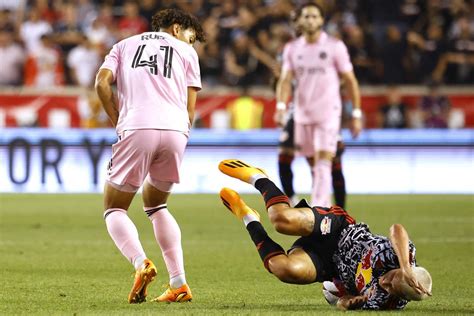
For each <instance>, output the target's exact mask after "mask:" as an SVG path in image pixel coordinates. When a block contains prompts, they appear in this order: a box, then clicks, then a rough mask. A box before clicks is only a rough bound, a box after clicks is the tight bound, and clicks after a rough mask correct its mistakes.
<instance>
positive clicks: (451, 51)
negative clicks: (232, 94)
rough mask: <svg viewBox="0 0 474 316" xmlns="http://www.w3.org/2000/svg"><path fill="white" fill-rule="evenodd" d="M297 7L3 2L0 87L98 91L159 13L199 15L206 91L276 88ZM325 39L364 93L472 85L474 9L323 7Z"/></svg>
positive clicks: (259, 1) (372, 0) (327, 2)
mask: <svg viewBox="0 0 474 316" xmlns="http://www.w3.org/2000/svg"><path fill="white" fill-rule="evenodd" d="M298 2H299V1H289V0H247V1H246V0H235V1H219V0H193V1H170V0H161V1H160V0H141V1H119V0H109V1H92V0H78V1H67V0H31V1H26V0H10V1H9V0H2V1H0V59H1V60H2V70H1V71H0V85H2V86H10V85H13V86H18V85H26V86H33V87H51V86H55V85H75V86H83V87H91V85H92V83H93V80H94V76H95V72H96V70H97V68H98V66H99V65H100V63H101V62H102V59H103V57H104V55H105V54H106V53H107V52H108V50H109V49H110V47H111V46H112V45H113V44H114V43H116V42H117V41H119V40H121V39H123V38H125V37H128V36H131V35H133V34H138V33H141V32H144V31H148V30H149V23H148V21H150V19H151V16H152V15H153V14H154V13H155V12H156V11H157V10H159V9H162V8H167V7H179V8H181V9H183V10H186V11H188V12H192V13H193V14H194V15H196V16H197V17H198V18H199V19H200V20H201V22H202V24H203V27H204V29H205V32H206V34H207V42H206V43H205V44H197V45H195V48H196V50H197V51H198V54H199V56H200V61H201V68H202V78H203V82H204V84H205V85H207V86H213V85H217V84H219V85H222V84H226V85H231V86H249V85H264V86H265V85H266V86H268V85H271V83H272V78H274V77H275V76H278V73H279V62H278V56H279V55H280V53H281V50H282V48H283V45H284V44H285V43H286V42H287V41H288V40H289V39H290V38H291V37H292V36H294V31H293V29H292V26H291V21H290V20H291V19H290V15H291V12H292V10H293V9H294V8H295V6H296V5H297V4H298ZM319 2H320V3H321V4H322V5H323V7H324V8H325V11H326V27H325V28H326V31H327V32H328V33H330V34H332V35H334V36H337V37H340V38H342V39H343V40H344V42H345V43H346V45H347V46H348V49H349V52H350V55H351V58H352V62H353V64H354V66H355V72H356V75H357V77H358V79H359V81H360V83H362V84H371V85H375V84H400V83H403V84H424V83H428V82H442V83H445V84H472V83H473V82H474V1H472V0H425V1H423V0H389V1H382V0H323V1H319Z"/></svg>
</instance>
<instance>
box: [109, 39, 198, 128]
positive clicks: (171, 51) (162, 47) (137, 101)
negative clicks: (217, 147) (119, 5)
mask: <svg viewBox="0 0 474 316" xmlns="http://www.w3.org/2000/svg"><path fill="white" fill-rule="evenodd" d="M101 68H105V69H109V70H111V71H112V73H113V75H114V79H115V80H116V82H117V90H118V91H117V95H118V99H119V120H118V124H117V132H118V133H121V132H123V131H125V130H133V129H164V130H174V131H181V132H184V133H188V132H189V116H188V111H187V95H188V93H187V88H188V87H196V88H198V89H201V74H200V70H199V61H198V56H197V53H196V51H195V50H194V49H193V48H192V47H191V46H190V45H188V44H187V43H185V42H183V41H180V40H178V39H176V38H174V37H173V36H171V35H169V34H168V33H164V32H147V33H142V34H139V35H135V36H132V37H129V38H127V39H124V40H123V41H121V42H119V43H117V44H115V45H114V46H113V47H112V49H111V51H110V53H109V54H108V55H107V56H106V57H105V61H104V63H103V64H102V66H101Z"/></svg>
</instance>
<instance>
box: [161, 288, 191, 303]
mask: <svg viewBox="0 0 474 316" xmlns="http://www.w3.org/2000/svg"><path fill="white" fill-rule="evenodd" d="M192 299H193V294H192V293H191V289H190V288H189V286H188V285H187V284H184V285H183V286H181V287H180V288H177V289H172V288H171V286H169V285H168V288H167V289H166V291H165V292H164V293H163V294H161V295H160V296H158V297H157V298H155V299H153V300H152V301H153V302H167V303H183V302H191V300H192Z"/></svg>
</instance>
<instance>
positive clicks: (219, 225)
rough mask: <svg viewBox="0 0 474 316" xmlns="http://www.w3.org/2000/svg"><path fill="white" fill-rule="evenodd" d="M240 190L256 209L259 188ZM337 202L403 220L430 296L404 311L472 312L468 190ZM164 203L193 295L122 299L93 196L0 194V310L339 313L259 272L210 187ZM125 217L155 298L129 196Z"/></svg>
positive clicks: (385, 219) (143, 229) (127, 278)
mask: <svg viewBox="0 0 474 316" xmlns="http://www.w3.org/2000/svg"><path fill="white" fill-rule="evenodd" d="M244 197H245V199H246V200H247V202H248V203H249V204H250V205H251V206H253V207H255V208H257V209H259V210H263V202H262V200H261V198H260V196H258V195H246V196H244ZM348 204H349V207H348V209H349V211H350V213H351V214H352V215H353V216H354V217H355V218H356V219H357V220H358V221H363V222H366V223H368V224H370V226H371V229H372V231H373V232H375V233H379V234H384V235H386V234H387V232H388V228H389V226H390V225H391V224H392V223H394V222H399V223H402V224H404V225H405V227H406V228H407V230H408V232H409V233H410V237H411V239H412V240H413V241H414V242H415V245H416V247H417V259H418V263H419V264H420V265H423V266H425V267H426V268H427V269H428V270H429V271H430V272H431V273H432V276H433V280H434V287H433V297H432V298H431V299H429V300H426V301H423V302H414V303H410V304H409V305H408V306H407V308H406V309H405V310H404V311H403V314H406V315H421V314H425V315H461V314H471V315H472V314H474V299H473V296H474V277H473V272H472V271H473V269H474V256H473V253H474V198H473V197H472V196H467V195H443V196H442V195H435V196H428V195H413V196H407V195H403V196H402V195H388V196H381V195H376V196H365V195H364V196H362V195H361V196H357V195H356V196H350V197H349V201H348ZM169 207H170V210H171V211H172V212H173V213H174V214H175V216H176V218H177V220H178V222H179V223H180V225H181V229H182V233H183V247H184V252H185V261H186V272H187V279H188V282H189V284H190V285H191V287H192V289H193V294H194V300H193V302H192V303H186V304H158V303H144V304H140V305H129V304H128V303H127V300H126V298H127V294H128V291H129V289H130V287H131V284H132V281H133V278H132V272H133V269H132V266H131V265H130V264H129V263H128V262H127V260H126V259H125V258H124V257H122V255H121V254H120V253H119V251H118V250H117V249H116V248H115V246H114V245H113V242H112V240H111V239H110V237H109V236H108V234H107V231H106V229H105V225H104V222H103V220H102V197H101V195H34V194H2V195H1V196H0V264H1V272H0V275H1V284H2V286H1V289H0V315H14V314H28V315H33V314H40V315H45V314H57V315H73V314H74V315H91V314H93V315H95V314H100V315H112V314H113V315H147V314H150V315H151V314H165V313H166V314H169V315H173V314H193V315H224V314H244V315H245V314H247V315H249V314H252V315H253V314H267V315H278V314H288V315H297V314H300V315H302V314H322V315H340V314H341V313H342V312H339V311H337V310H335V309H333V308H332V307H331V306H329V305H328V304H327V303H326V301H325V300H324V298H323V296H322V293H321V285H320V284H317V283H316V284H312V285H305V286H297V285H288V284H283V283H281V282H279V281H278V280H277V279H276V278H275V277H273V276H272V275H271V274H269V273H267V272H266V270H265V269H264V268H263V265H262V263H261V262H260V259H259V257H258V255H257V252H256V251H255V249H254V246H253V244H252V242H251V241H250V238H249V236H248V234H247V231H246V230H245V228H244V226H243V225H242V224H241V223H239V222H238V221H237V220H236V219H235V218H233V217H232V216H231V215H230V213H229V212H228V211H227V210H226V209H225V208H224V207H223V206H222V205H221V204H220V202H219V199H218V196H217V195H175V196H173V197H172V198H171V200H170V201H169ZM130 214H131V217H132V219H133V220H134V221H135V223H136V225H137V227H138V229H139V232H140V237H141V240H142V243H143V245H144V248H145V250H146V251H147V255H148V256H149V257H150V258H151V259H152V260H154V262H155V264H156V265H157V267H158V269H159V272H158V278H157V280H156V281H155V282H154V283H153V284H152V285H151V287H150V297H155V296H156V295H158V294H160V293H161V292H162V290H163V288H162V287H161V286H162V284H165V283H167V277H166V272H165V267H164V264H163V260H162V258H161V253H160V250H159V248H158V246H157V245H156V243H155V241H154V237H153V232H152V228H151V224H150V222H149V221H148V219H147V218H146V216H145V214H144V213H143V211H142V210H141V203H140V199H139V198H138V197H137V198H136V199H135V202H134V204H133V206H132V208H131V212H130ZM262 215H264V214H262ZM263 218H264V225H265V226H266V227H267V228H268V231H269V232H270V235H271V236H272V237H273V238H274V239H275V240H276V241H278V242H280V243H281V244H282V245H283V246H284V247H285V248H286V247H288V246H289V245H290V244H291V243H292V241H293V239H294V238H290V237H287V236H282V235H279V234H277V233H275V232H274V231H273V230H272V229H271V227H270V226H269V223H268V220H267V218H266V217H263ZM353 313H354V312H353ZM357 314H358V315H365V314H370V315H376V314H378V313H364V312H357Z"/></svg>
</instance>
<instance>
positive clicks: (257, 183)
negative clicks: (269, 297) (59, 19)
mask: <svg viewBox="0 0 474 316" xmlns="http://www.w3.org/2000/svg"><path fill="white" fill-rule="evenodd" d="M219 170H220V171H221V172H222V173H224V174H226V175H228V176H230V177H233V178H236V179H239V180H241V181H244V182H246V183H249V184H251V185H253V186H254V187H255V188H256V189H257V190H258V191H260V193H261V194H262V196H263V199H264V201H265V205H266V209H267V212H268V217H269V219H270V222H271V223H272V224H273V226H274V227H275V230H276V231H278V232H279V233H281V234H285V235H291V236H300V238H299V239H297V240H296V241H295V242H294V244H293V246H292V247H291V248H290V249H289V250H288V251H287V252H285V251H284V250H283V248H282V247H281V246H280V245H279V244H277V243H276V242H275V241H273V240H272V239H271V238H270V237H269V236H268V234H267V232H266V231H265V229H264V227H263V225H262V224H261V223H260V215H259V213H258V212H257V211H255V210H253V209H251V208H250V207H248V206H247V205H246V204H245V202H244V201H243V200H242V199H241V198H240V196H239V195H238V193H237V192H235V191H233V190H231V189H228V188H223V189H222V190H221V192H220V197H221V200H222V202H223V203H224V205H225V206H226V207H227V208H228V209H229V210H230V211H231V212H232V213H233V214H234V215H235V216H236V217H237V218H238V219H240V220H242V221H243V222H244V224H245V226H246V228H247V231H248V233H249V234H250V237H251V239H252V241H253V242H254V244H255V246H256V247H257V251H258V253H259V255H260V258H261V259H262V261H263V264H264V266H265V268H266V269H267V270H268V271H269V272H270V273H272V274H274V275H275V276H276V277H277V278H278V279H279V280H280V281H282V282H285V283H292V284H310V283H314V282H324V281H332V280H333V279H334V278H336V279H338V280H340V281H341V282H342V285H343V288H341V290H338V292H337V294H338V295H334V296H335V297H336V299H335V300H332V303H333V304H335V305H337V306H338V307H339V308H340V309H402V308H404V307H405V306H406V304H407V303H408V301H409V300H422V299H424V298H426V297H427V296H430V295H431V284H432V280H431V276H430V274H429V273H428V271H426V269H424V268H421V267H417V266H416V259H415V252H416V250H415V246H414V245H413V243H412V242H411V241H410V240H409V238H408V233H407V232H406V230H405V228H404V227H403V226H402V225H400V224H394V225H392V227H391V228H390V235H389V238H387V237H383V236H378V235H374V234H372V233H371V232H370V230H369V227H368V226H367V225H366V224H364V223H358V224H356V222H355V220H354V219H353V218H352V217H351V216H350V215H349V214H348V213H347V212H346V211H345V210H344V209H342V208H340V207H338V206H334V207H331V208H326V207H319V206H314V207H310V206H309V205H308V204H307V203H306V201H305V200H302V201H300V203H298V204H297V205H296V206H295V207H294V208H292V207H290V204H289V199H288V197H287V196H286V195H284V194H283V193H282V192H281V191H280V189H278V187H277V186H276V185H275V184H274V183H273V182H272V181H271V180H270V179H268V177H267V176H266V174H265V172H264V171H263V170H262V169H259V168H255V167H252V166H250V165H249V164H247V163H245V162H243V161H240V160H234V159H228V160H224V161H221V162H220V164H219ZM324 294H325V297H326V298H328V296H327V295H326V293H324ZM339 296H340V297H339ZM328 302H331V301H330V300H329V299H328Z"/></svg>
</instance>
